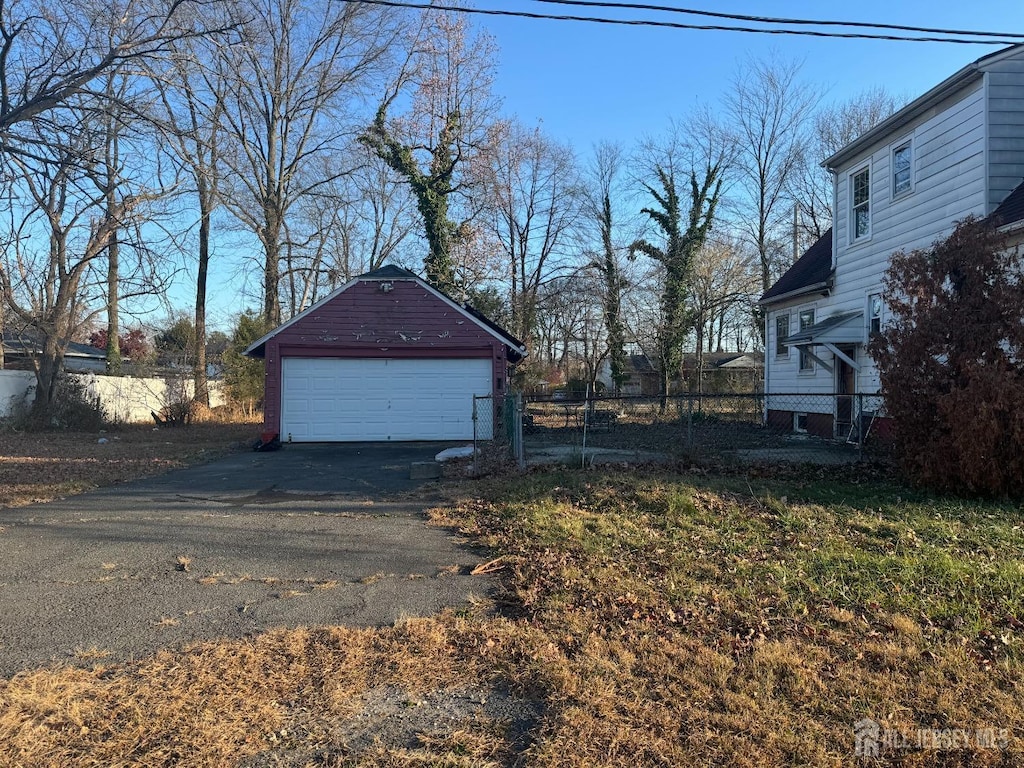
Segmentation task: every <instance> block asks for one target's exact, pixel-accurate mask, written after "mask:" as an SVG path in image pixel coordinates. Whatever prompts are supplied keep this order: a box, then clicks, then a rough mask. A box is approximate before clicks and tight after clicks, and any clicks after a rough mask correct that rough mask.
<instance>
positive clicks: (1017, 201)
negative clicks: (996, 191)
mask: <svg viewBox="0 0 1024 768" xmlns="http://www.w3.org/2000/svg"><path fill="white" fill-rule="evenodd" d="M989 218H990V219H991V220H992V221H994V222H995V224H996V226H998V227H1005V226H1007V225H1008V224H1016V223H1017V222H1018V221H1024V181H1022V182H1021V183H1020V184H1018V185H1017V188H1016V189H1015V190H1013V192H1011V193H1010V194H1009V195H1007V197H1006V199H1005V200H1003V202H1001V203H1000V204H999V205H998V207H997V208H996V209H995V210H994V211H992V213H991V214H990V215H989Z"/></svg>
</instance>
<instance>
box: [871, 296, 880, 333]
mask: <svg viewBox="0 0 1024 768" xmlns="http://www.w3.org/2000/svg"><path fill="white" fill-rule="evenodd" d="M881 332H882V294H880V293H872V294H871V295H870V296H868V338H869V339H872V338H874V337H875V336H877V335H878V334H880V333H881Z"/></svg>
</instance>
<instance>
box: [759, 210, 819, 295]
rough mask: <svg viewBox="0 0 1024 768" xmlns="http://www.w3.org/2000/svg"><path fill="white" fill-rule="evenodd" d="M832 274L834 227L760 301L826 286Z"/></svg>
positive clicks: (805, 252)
mask: <svg viewBox="0 0 1024 768" xmlns="http://www.w3.org/2000/svg"><path fill="white" fill-rule="evenodd" d="M831 274H832V228H831V227H830V228H829V230H828V231H827V232H826V233H825V234H824V235H822V236H821V237H820V238H818V240H817V242H815V243H814V245H812V246H811V247H810V248H808V249H807V250H806V251H804V254H803V256H801V257H800V258H799V259H797V260H796V262H795V263H794V264H793V266H791V267H790V268H789V269H788V270H786V273H785V274H784V275H783V276H782V277H780V278H779V279H778V280H777V281H776V283H775V285H773V286H772V287H771V288H769V289H768V290H767V291H765V294H764V296H762V297H761V300H760V302H759V303H761V304H769V303H771V302H772V301H777V300H780V299H782V298H785V297H788V296H795V295H799V294H800V293H803V292H810V291H812V290H814V289H817V288H825V287H826V286H827V285H828V282H829V279H830V277H831Z"/></svg>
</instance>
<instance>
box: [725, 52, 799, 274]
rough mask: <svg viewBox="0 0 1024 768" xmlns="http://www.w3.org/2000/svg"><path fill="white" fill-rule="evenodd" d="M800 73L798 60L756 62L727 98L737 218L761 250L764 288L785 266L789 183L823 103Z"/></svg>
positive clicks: (749, 65) (739, 77)
mask: <svg viewBox="0 0 1024 768" xmlns="http://www.w3.org/2000/svg"><path fill="white" fill-rule="evenodd" d="M799 75H800V66H799V64H797V63H795V62H785V61H782V60H779V59H776V58H772V59H768V60H765V61H757V60H750V61H748V62H747V63H746V65H745V67H744V68H743V69H742V70H740V72H739V73H738V75H737V76H736V78H735V79H734V80H733V85H732V90H731V91H730V92H729V93H728V94H727V96H726V99H725V105H726V111H727V113H728V118H729V127H730V129H731V130H732V131H734V132H735V137H736V149H737V157H736V170H737V181H738V187H739V188H740V190H741V192H742V199H741V201H740V202H739V207H740V211H739V215H738V217H737V220H738V222H739V225H740V227H741V228H742V229H743V230H744V232H745V233H746V235H747V237H748V238H749V239H750V242H751V244H752V245H753V246H754V248H755V250H756V251H757V255H758V260H759V263H760V267H761V270H760V271H761V288H762V291H767V290H768V288H769V287H771V284H772V282H773V280H774V279H775V277H776V276H777V274H778V272H779V271H780V269H781V267H782V255H783V254H784V253H786V249H785V248H784V246H783V242H784V240H783V239H782V238H783V234H782V233H783V231H784V230H783V227H784V225H785V222H786V221H787V219H788V216H789V214H790V213H791V211H792V206H791V205H790V197H789V183H790V181H791V179H792V177H793V175H794V174H795V173H796V169H797V168H798V164H799V160H800V145H801V142H803V141H805V138H806V133H807V126H808V121H809V120H810V117H811V113H812V111H813V109H814V106H815V104H816V103H817V101H818V96H817V94H816V93H815V91H814V90H813V89H812V88H811V87H810V86H808V85H806V84H804V83H802V82H801V81H800V79H799Z"/></svg>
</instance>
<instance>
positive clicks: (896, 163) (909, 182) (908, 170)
mask: <svg viewBox="0 0 1024 768" xmlns="http://www.w3.org/2000/svg"><path fill="white" fill-rule="evenodd" d="M913 160H914V156H913V150H912V149H911V146H910V142H909V141H907V142H904V143H903V144H900V145H899V146H898V147H896V149H894V150H893V151H892V196H893V197H899V196H900V195H905V194H906V193H907V192H910V190H912V189H913V188H914V172H913Z"/></svg>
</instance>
